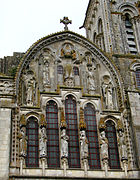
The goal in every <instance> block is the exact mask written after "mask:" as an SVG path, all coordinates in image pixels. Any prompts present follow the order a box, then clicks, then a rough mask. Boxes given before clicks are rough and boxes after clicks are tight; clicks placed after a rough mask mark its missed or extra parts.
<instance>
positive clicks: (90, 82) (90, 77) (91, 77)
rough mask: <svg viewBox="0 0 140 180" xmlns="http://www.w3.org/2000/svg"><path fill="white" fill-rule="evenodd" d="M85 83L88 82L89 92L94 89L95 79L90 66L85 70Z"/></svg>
mask: <svg viewBox="0 0 140 180" xmlns="http://www.w3.org/2000/svg"><path fill="white" fill-rule="evenodd" d="M87 84H88V91H89V92H90V93H92V92H94V91H95V80H94V73H93V69H92V67H89V68H88V72H87Z"/></svg>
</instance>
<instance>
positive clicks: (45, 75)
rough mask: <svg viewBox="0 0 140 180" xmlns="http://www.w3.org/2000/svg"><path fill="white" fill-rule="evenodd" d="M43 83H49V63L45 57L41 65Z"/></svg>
mask: <svg viewBox="0 0 140 180" xmlns="http://www.w3.org/2000/svg"><path fill="white" fill-rule="evenodd" d="M43 84H44V86H45V85H49V84H50V75H49V63H48V61H47V60H46V59H45V60H44V66H43Z"/></svg>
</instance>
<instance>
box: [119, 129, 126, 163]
mask: <svg viewBox="0 0 140 180" xmlns="http://www.w3.org/2000/svg"><path fill="white" fill-rule="evenodd" d="M119 146H120V153H121V159H122V160H123V159H127V148H126V144H125V140H124V134H123V132H122V131H119Z"/></svg>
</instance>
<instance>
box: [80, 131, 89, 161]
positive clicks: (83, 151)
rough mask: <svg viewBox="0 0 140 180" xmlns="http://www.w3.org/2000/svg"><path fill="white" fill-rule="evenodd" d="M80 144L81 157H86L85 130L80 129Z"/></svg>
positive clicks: (86, 142)
mask: <svg viewBox="0 0 140 180" xmlns="http://www.w3.org/2000/svg"><path fill="white" fill-rule="evenodd" d="M80 146H81V158H82V159H87V158H88V140H87V137H86V133H85V130H82V131H80Z"/></svg>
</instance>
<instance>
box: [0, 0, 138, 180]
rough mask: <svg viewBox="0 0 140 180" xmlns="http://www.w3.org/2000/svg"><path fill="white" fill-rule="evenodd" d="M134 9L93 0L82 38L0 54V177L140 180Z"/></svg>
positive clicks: (47, 40)
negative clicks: (2, 55)
mask: <svg viewBox="0 0 140 180" xmlns="http://www.w3.org/2000/svg"><path fill="white" fill-rule="evenodd" d="M139 6H140V2H139V1H131V2H129V1H120V0H116V1H113V0H112V1H101V0H90V1H89V5H88V9H87V13H86V17H85V21H84V24H83V26H84V27H85V29H86V33H87V39H86V38H84V37H82V36H80V35H78V34H76V33H73V32H71V31H69V30H68V29H65V31H63V32H60V33H56V34H52V35H50V36H46V37H44V38H42V39H40V40H39V41H37V43H35V44H34V45H33V46H32V47H31V48H30V49H29V50H28V51H27V52H26V53H25V54H24V53H15V54H14V56H13V57H5V58H4V59H0V62H1V69H0V72H1V74H0V142H1V146H0V160H1V161H0V162H1V163H0V178H2V179H8V178H10V179H40V178H41V179H43V178H44V179H46V178H47V179H56V178H59V179H71V178H74V179H78V178H80V179H88V178H89V179H91V178H92V179H104V178H108V179H112V178H114V179H120V178H121V179H132V178H136V179H140V176H139V168H140V139H139V135H140V122H139V119H140V118H139V114H140V113H139V111H140V96H139V93H140V85H139V81H140V80H139V76H137V75H136V73H137V72H138V73H139V69H140V56H139V36H138V30H139ZM128 9H129V10H128ZM130 12H131V13H130ZM129 13H130V14H129ZM129 15H130V16H131V18H130V17H129ZM132 27H133V28H132ZM129 32H130V33H129ZM134 37H135V39H134ZM17 55H18V57H17ZM13 62H14V63H13ZM11 64H13V66H12V68H13V70H12V72H11V71H10V67H11ZM138 75H139V74H138ZM75 142H76V143H75Z"/></svg>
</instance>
